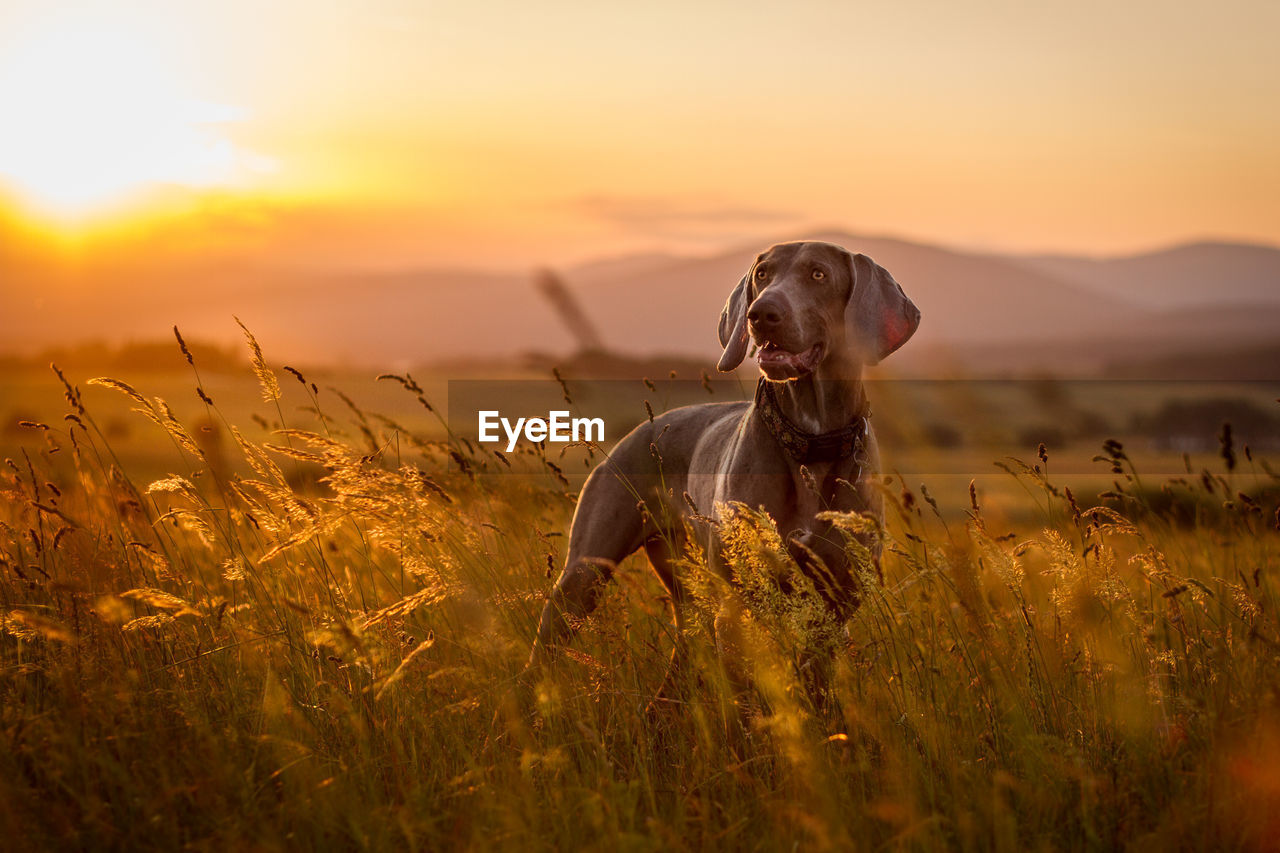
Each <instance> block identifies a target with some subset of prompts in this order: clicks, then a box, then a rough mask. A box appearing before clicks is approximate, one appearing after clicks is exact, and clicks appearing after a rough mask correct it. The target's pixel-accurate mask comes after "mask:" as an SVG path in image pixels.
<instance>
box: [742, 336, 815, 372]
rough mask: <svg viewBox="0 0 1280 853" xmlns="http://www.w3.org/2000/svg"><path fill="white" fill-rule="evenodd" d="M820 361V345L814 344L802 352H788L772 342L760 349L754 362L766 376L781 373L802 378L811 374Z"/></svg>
mask: <svg viewBox="0 0 1280 853" xmlns="http://www.w3.org/2000/svg"><path fill="white" fill-rule="evenodd" d="M821 360H822V344H814V345H813V346H811V347H809V348H808V349H807V350H805V351H804V352H788V351H787V350H785V349H783V348H782V347H780V346H778V345H777V344H775V343H773V342H771V341H770V342H768V343H765V344H763V345H762V346H761V347H760V352H759V353H758V354H757V355H756V361H758V362H759V364H760V369H761V370H763V371H765V373H766V374H773V373H782V374H785V375H790V376H802V375H804V374H806V373H812V372H813V369H814V368H815V367H817V366H818V362H819V361H821Z"/></svg>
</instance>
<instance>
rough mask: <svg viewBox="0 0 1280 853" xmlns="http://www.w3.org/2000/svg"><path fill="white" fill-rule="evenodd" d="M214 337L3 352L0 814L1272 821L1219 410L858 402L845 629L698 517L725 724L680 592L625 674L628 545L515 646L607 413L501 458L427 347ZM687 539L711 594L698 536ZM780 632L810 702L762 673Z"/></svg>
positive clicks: (1056, 840)
mask: <svg viewBox="0 0 1280 853" xmlns="http://www.w3.org/2000/svg"><path fill="white" fill-rule="evenodd" d="M249 340H250V353H251V366H250V368H249V369H250V370H251V371H252V374H251V375H250V374H249V373H248V372H246V374H245V375H244V376H228V375H224V374H217V375H214V374H212V373H208V372H206V373H205V374H202V373H201V370H200V368H201V362H200V359H199V355H198V353H197V355H196V357H194V358H191V357H190V355H189V353H190V351H189V350H187V348H186V347H185V344H181V342H179V346H175V349H174V353H173V354H174V358H175V359H184V357H185V362H188V363H189V364H183V365H182V366H183V368H184V370H186V371H187V372H185V373H184V374H182V375H181V378H180V379H179V378H174V377H173V376H171V375H169V374H166V375H165V377H163V378H160V377H157V376H153V375H144V376H143V377H142V378H141V379H138V380H133V379H132V378H131V377H129V376H121V377H115V378H94V379H93V380H92V381H86V380H88V379H90V377H92V376H93V374H88V375H86V376H83V377H82V376H80V375H78V374H68V373H67V372H66V371H60V372H58V373H57V374H56V375H55V374H53V373H47V374H41V375H40V376H34V375H32V376H28V375H26V374H24V375H23V376H21V377H19V378H18V379H16V380H13V381H12V383H11V385H10V388H17V389H19V391H15V392H14V394H15V396H14V398H13V399H14V400H17V399H18V398H19V397H20V398H21V404H20V405H19V404H18V403H13V405H14V406H18V407H19V408H23V411H27V412H29V416H28V417H25V418H23V419H22V420H23V423H22V425H21V426H19V427H17V432H15V433H14V434H13V435H8V434H7V435H6V437H5V443H4V447H5V452H6V454H7V455H8V456H9V458H8V459H7V460H6V463H5V468H4V470H3V472H0V620H3V631H2V632H0V727H2V729H3V736H4V739H5V746H4V748H3V749H2V750H0V827H3V831H4V833H5V837H7V838H11V839H21V846H22V847H23V848H26V849H64V848H72V849H130V850H134V849H165V850H171V849H178V848H193V849H210V850H222V849H244V848H250V849H267V850H270V849H317V848H319V849H331V848H332V849H368V850H388V849H406V848H408V849H441V848H444V849H458V848H464V849H467V848H480V849H489V848H496V849H520V850H527V849H577V848H584V849H610V850H623V849H625V850H651V849H707V848H716V849H719V848H727V849H751V850H757V849H758V850H783V849H786V850H791V849H827V848H836V849H856V850H864V849H865V850H882V849H973V850H1024V849H1035V850H1093V849H1114V848H1117V847H1121V846H1124V847H1132V848H1135V849H1152V850H1155V849H1159V850H1177V849H1237V850H1265V849H1275V848H1276V847H1277V846H1280V692H1278V689H1277V685H1280V624H1278V623H1277V609H1276V608H1277V604H1278V603H1280V602H1278V599H1277V594H1278V592H1280V582H1278V581H1277V577H1276V575H1277V570H1278V569H1280V559H1278V558H1280V548H1278V547H1277V546H1278V545H1280V532H1278V528H1280V509H1278V508H1277V503H1278V502H1280V488H1278V487H1280V476H1278V475H1277V473H1276V470H1275V468H1274V467H1273V466H1272V465H1271V464H1270V463H1269V462H1268V461H1267V459H1266V458H1264V454H1263V453H1262V452H1260V451H1258V450H1255V449H1254V448H1248V447H1246V446H1244V444H1243V443H1242V442H1240V441H1237V440H1233V438H1232V435H1231V433H1230V431H1223V432H1220V433H1219V432H1216V431H1215V433H1214V434H1211V435H1209V436H1207V437H1206V443H1205V444H1204V445H1202V446H1198V447H1197V449H1194V450H1192V451H1188V452H1187V453H1186V454H1183V453H1182V452H1177V451H1175V450H1169V449H1165V450H1162V451H1156V450H1148V449H1146V448H1143V447H1139V446H1137V445H1135V444H1134V443H1133V442H1132V441H1129V440H1126V441H1124V442H1123V443H1122V442H1121V441H1118V440H1116V438H1113V437H1109V436H1107V437H1104V436H1102V435H1101V434H1099V435H1098V436H1093V437H1090V438H1088V439H1087V440H1085V439H1081V440H1074V439H1073V440H1068V441H1061V442H1058V441H1047V442H1045V443H1040V442H1038V441H1035V440H1034V439H1035V430H1036V429H1045V430H1046V431H1047V430H1048V428H1049V427H1050V426H1053V425H1054V424H1055V423H1056V424H1058V425H1059V426H1061V424H1063V423H1065V422H1066V418H1065V416H1064V415H1062V414H1061V412H1059V414H1057V415H1055V414H1053V413H1054V411H1055V409H1054V408H1053V407H1054V406H1055V405H1058V404H1057V403H1055V402H1054V400H1055V399H1056V398H1055V396H1054V394H1052V393H1045V394H1044V395H1043V400H1042V405H1041V407H1040V408H1039V409H1036V407H1035V404H1034V402H1033V401H1028V400H1021V401H1019V400H1013V399H1012V398H1011V402H1010V405H1011V406H1014V407H1021V408H1022V409H1025V410H1027V411H1029V412H1030V414H1029V415H1028V416H1027V418H1025V423H1024V424H1021V425H1018V426H1017V428H1016V429H1013V428H1010V427H1009V425H1008V424H1005V427H1006V429H1005V431H1004V432H1000V433H999V434H997V435H993V436H992V437H991V441H990V442H989V443H988V444H984V445H982V446H980V447H976V448H975V447H974V446H970V445H963V446H958V447H950V446H948V445H949V440H948V439H947V438H946V436H941V437H939V436H937V435H935V436H934V437H933V440H932V441H929V442H926V441H923V440H922V437H921V435H919V434H917V433H913V432H912V431H911V427H910V425H911V424H920V423H924V425H925V426H929V424H928V423H926V422H924V421H922V419H921V418H920V417H919V416H918V413H915V412H913V411H908V408H909V407H907V408H904V406H905V404H898V403H895V402H894V401H893V400H885V401H882V403H883V405H879V404H878V405H879V408H878V409H877V418H883V423H885V424H893V425H895V426H893V427H892V428H891V429H890V436H889V439H888V440H886V456H887V463H888V464H886V474H885V476H884V477H883V478H882V482H883V489H884V493H885V495H886V498H887V499H888V500H887V503H888V516H887V519H886V525H885V527H884V528H883V529H879V528H878V527H876V526H874V525H869V523H868V522H867V520H865V519H861V518H858V517H849V518H845V519H842V523H843V524H844V525H845V526H846V527H847V528H848V529H849V530H850V532H851V536H850V540H849V548H850V552H851V555H852V557H853V559H854V561H855V563H856V564H857V565H859V566H861V575H862V577H863V581H864V583H863V591H862V596H863V603H862V606H861V608H860V609H859V610H858V612H857V613H856V614H855V616H854V617H853V618H852V619H851V620H850V621H849V623H848V624H847V625H831V624H829V623H828V622H826V621H824V620H823V619H822V618H821V617H820V616H815V608H814V606H813V595H812V594H811V591H810V593H809V594H806V593H805V592H804V590H803V589H802V590H801V592H800V593H798V594H797V595H796V596H795V597H789V598H784V597H780V596H778V595H776V594H775V592H776V581H777V579H778V578H779V577H780V576H785V575H794V572H795V567H794V565H789V564H788V560H787V558H786V557H785V556H783V555H782V553H781V552H780V551H779V549H778V548H777V538H778V537H777V531H776V530H774V529H773V528H772V526H771V524H770V523H769V520H768V519H767V518H766V517H762V516H760V515H758V514H755V513H752V512H750V511H749V508H744V509H743V510H742V511H741V512H739V513H737V514H736V515H734V517H733V521H732V523H728V522H726V524H725V529H724V535H725V537H726V539H727V541H728V542H729V543H730V546H731V547H730V552H729V553H730V556H731V563H732V565H733V568H734V570H735V572H736V573H737V575H738V576H739V578H741V579H742V583H743V588H744V589H745V590H746V591H747V595H748V601H749V607H750V615H751V619H750V623H749V624H750V628H751V630H750V631H749V642H748V643H747V647H748V650H749V651H748V661H747V663H748V666H749V667H750V669H751V671H752V673H753V676H754V682H755V684H756V690H757V694H758V699H759V701H758V709H757V713H756V714H755V716H753V717H752V718H751V719H750V720H748V721H747V722H746V723H745V724H744V723H743V722H742V717H741V714H740V713H739V711H738V709H737V708H736V707H735V706H734V704H733V700H732V697H731V695H730V691H729V690H728V687H727V684H726V679H725V677H724V675H723V673H722V671H721V669H720V664H719V662H718V661H717V660H716V657H715V655H714V653H713V651H712V644H711V640H710V638H709V637H707V636H706V635H705V632H704V631H702V630H701V629H700V628H699V627H698V625H699V622H698V620H691V623H690V624H691V628H690V632H691V635H690V636H689V638H688V639H689V642H690V644H691V648H692V650H693V653H694V664H693V666H691V667H689V669H688V670H687V671H686V672H685V673H684V675H683V683H682V685H681V691H680V694H679V701H678V702H674V703H671V704H670V705H667V706H663V707H662V708H660V709H658V710H657V711H656V712H653V711H650V710H649V709H648V704H649V700H650V698H651V697H652V695H653V693H654V691H655V690H656V689H657V686H658V685H659V683H660V682H661V681H662V677H663V673H664V671H665V668H666V663H667V658H668V656H669V653H670V649H671V647H672V644H673V635H672V630H673V629H672V627H671V624H670V618H669V613H668V607H667V602H666V601H665V600H664V598H663V594H662V589H661V587H660V585H659V584H658V583H657V582H656V580H654V579H653V578H652V577H651V573H650V572H649V571H648V569H647V567H646V566H645V565H644V564H643V562H642V559H640V558H633V559H632V560H630V561H628V562H627V563H625V564H624V565H623V566H622V567H621V568H620V570H619V572H618V576H617V581H616V583H615V584H613V586H612V587H611V590H610V592H609V594H608V595H607V597H606V598H605V600H604V602H603V604H602V605H601V607H600V608H599V610H598V611H597V612H596V613H595V614H594V615H593V616H592V617H591V618H590V619H589V620H588V621H587V622H586V624H584V625H582V626H581V628H582V630H581V632H580V634H579V637H578V639H577V641H576V642H575V643H574V645H573V646H572V648H571V649H569V650H567V651H566V653H565V654H564V655H563V656H562V658H560V660H559V661H558V662H557V664H556V665H555V666H554V667H552V668H550V669H548V670H546V671H544V672H542V673H540V674H539V675H538V676H537V677H535V678H531V679H522V678H521V677H520V674H521V670H522V667H523V665H524V663H525V660H526V658H527V656H528V652H529V645H530V641H531V638H532V636H533V633H534V627H535V624H536V620H537V617H538V614H539V612H540V610H541V607H542V603H543V601H544V599H545V595H546V593H547V592H548V590H549V589H550V586H551V583H552V581H553V579H554V577H555V575H556V574H557V573H558V571H559V569H560V567H561V562H562V560H563V555H564V552H565V547H566V534H567V531H568V524H569V520H570V518H571V516H572V512H573V507H574V501H575V497H576V489H577V488H579V487H580V485H581V482H582V478H583V473H584V472H585V470H586V464H585V463H589V462H590V461H591V458H593V457H594V458H598V456H599V454H600V453H602V452H605V450H606V449H605V448H579V449H577V452H578V453H579V456H577V457H573V458H572V459H571V460H569V461H566V459H562V458H560V457H558V456H556V455H555V454H553V453H552V452H550V451H546V450H538V449H526V450H525V451H523V452H518V453H517V454H515V455H513V456H511V457H509V458H505V459H499V458H498V457H496V456H495V455H494V454H493V453H492V451H491V450H489V449H482V448H481V447H479V446H477V445H475V444H473V443H470V442H467V441H464V440H463V439H462V438H460V437H458V436H457V435H456V434H455V432H454V431H452V430H450V429H449V428H448V427H449V424H448V421H447V419H446V418H445V417H444V416H443V415H442V413H441V410H440V408H439V403H440V396H441V395H442V394H443V393H444V388H443V385H442V384H441V383H440V382H439V381H436V382H435V383H434V384H433V383H432V382H426V381H424V382H422V383H421V384H420V383H419V382H418V381H416V380H415V379H414V378H412V377H411V376H409V375H407V374H401V375H389V376H385V377H382V378H381V379H380V380H375V379H374V378H373V377H372V376H369V377H366V378H364V379H363V380H354V379H352V380H349V382H348V383H347V388H348V390H349V391H350V393H345V392H344V393H343V394H339V393H338V391H337V390H336V389H334V388H330V387H329V386H328V384H327V383H325V382H323V381H313V380H314V379H315V377H313V376H309V375H307V372H305V371H303V372H299V371H296V370H292V369H287V370H286V369H273V368H272V367H271V366H269V364H268V363H267V361H266V360H265V358H264V357H263V355H262V353H261V350H260V349H259V348H258V345H257V342H256V341H254V340H253V339H252V337H250V338H249ZM352 385H354V386H356V387H351V386H352ZM157 388H159V389H161V390H162V394H161V396H156V393H157V391H156V389H157ZM1273 396H1274V395H1273ZM165 397H167V398H168V402H166V399H164V398H165ZM1132 397H1133V395H1132V394H1130V393H1123V394H1117V395H1116V396H1115V399H1111V398H1108V397H1106V396H1105V395H1104V396H1103V397H1102V398H1101V399H1102V400H1103V406H1104V410H1103V411H1100V412H1096V413H1095V414H1097V415H1099V416H1101V417H1102V419H1103V421H1104V422H1105V419H1106V415H1107V411H1106V410H1105V407H1116V408H1120V407H1123V406H1126V405H1130V406H1131V405H1133V401H1132ZM638 399H639V397H637V400H638ZM930 405H932V404H930ZM965 405H969V404H968V403H966V402H965V401H963V400H961V401H959V402H958V403H957V406H959V409H958V411H960V412H961V414H958V415H955V416H954V417H950V416H948V417H942V418H940V419H939V420H938V423H941V424H943V425H945V424H946V423H953V422H961V423H963V422H965V421H964V416H963V412H964V411H965V409H964V406H965ZM1271 405H1272V406H1274V405H1275V403H1274V402H1271ZM379 411H381V412H392V414H382V415H379V414H376V412H379ZM1045 412H1048V413H1049V414H1047V415H1046V414H1045ZM640 416H642V415H637V417H640ZM1121 422H1122V419H1120V418H1119V417H1118V416H1117V417H1116V418H1113V423H1121ZM880 423H881V421H879V420H878V421H877V425H878V426H879V424H880ZM1091 423H1094V424H1095V425H1096V424H1097V419H1096V418H1095V419H1094V420H1093V421H1091ZM1099 428H1100V427H1099ZM1058 438H1060V439H1061V438H1062V436H1061V435H1059V436H1058ZM993 446H1000V447H1007V448H1008V450H1009V452H1008V453H996V452H992V451H991V449H990V448H991V447H993ZM993 463H998V464H999V466H1000V467H996V465H995V464H993ZM899 471H903V472H907V473H897V472H899ZM1060 471H1061V472H1060ZM854 532H860V533H863V534H864V535H865V534H870V535H874V536H878V537H881V538H882V539H883V542H884V551H885V558H884V560H883V565H882V567H881V568H882V573H883V578H882V579H881V578H879V577H877V576H876V573H875V572H874V570H873V569H872V567H871V566H870V564H869V563H868V562H867V555H866V553H865V550H864V549H863V548H862V546H861V545H860V544H859V540H858V539H857V538H856V537H854V536H853V535H852V534H853V533H854ZM683 570H684V571H685V572H686V573H687V574H688V576H689V577H690V578H691V579H693V582H694V585H695V587H696V589H697V605H698V608H700V609H710V608H713V607H714V606H715V605H716V602H717V600H718V597H719V596H721V595H723V594H724V590H722V589H720V588H718V587H717V584H716V583H715V582H714V581H713V580H712V579H710V578H708V577H707V575H706V572H705V560H704V557H703V555H702V554H700V553H698V552H696V551H694V552H691V553H689V554H687V555H686V556H685V559H684V561H683ZM815 643H818V644H822V645H825V646H827V647H831V648H833V649H834V674H833V682H832V684H833V687H832V694H833V699H832V701H830V702H827V703H825V704H818V703H815V702H814V701H813V700H812V697H811V696H810V695H809V693H808V691H807V690H806V687H805V684H806V680H805V678H804V677H803V674H802V673H800V672H798V671H797V664H798V662H800V661H802V660H804V659H806V651H807V650H808V649H810V648H812V647H813V646H814V644H815Z"/></svg>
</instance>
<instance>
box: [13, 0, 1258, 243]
mask: <svg viewBox="0 0 1280 853" xmlns="http://www.w3.org/2000/svg"><path fill="white" fill-rule="evenodd" d="M1042 6H1043V4H1023V3H1012V2H1009V3H995V2H986V3H977V2H955V3H941V2H920V0H911V1H910V2H896V3H885V4H879V7H878V8H871V7H870V4H861V3H857V4H855V3H847V2H795V3H789V4H787V5H786V6H785V7H784V6H783V5H782V4H770V5H766V4H761V3H750V2H744V1H743V0H738V1H737V2H727V0H726V2H720V0H716V2H694V3H692V4H690V3H687V2H669V0H657V2H649V3H644V4H640V3H632V4H625V5H624V4H609V3H599V2H586V1H585V0H574V1H573V2H570V0H543V2H538V3H515V2H503V3H481V2H474V0H471V2H467V0H434V1H433V2H423V0H414V2H409V0H361V2H355V0H329V2H314V0H284V2H279V0H277V2H271V3H268V4H264V3H260V2H248V0H219V2H216V3H215V2H202V3H195V2H193V3H167V2H142V0H114V2H109V3H93V2H84V0H82V1H81V2H75V3H70V2H67V3H60V2H51V0H33V2H27V0H22V2H15V1H14V0H0V115H4V116H6V117H8V118H7V119H6V122H7V124H6V127H5V128H4V133H3V134H2V135H0V198H3V199H6V200H7V202H8V207H9V208H10V209H11V211H17V213H11V215H14V216H17V217H18V218H19V219H20V220H22V221H24V222H26V223H28V224H30V223H37V224H38V228H39V233H43V234H46V235H53V237H55V238H56V239H58V240H62V241H68V240H69V241H73V242H76V241H78V242H80V243H84V242H85V241H88V244H90V245H92V244H93V242H94V241H95V240H97V241H99V242H100V241H102V240H104V239H106V238H105V237H104V236H103V235H111V236H112V238H113V239H120V238H121V235H137V234H139V233H144V234H149V235H152V236H155V235H161V236H163V237H164V240H163V241H162V242H163V247H164V248H166V249H168V250H175V249H174V247H177V250H181V251H188V252H194V253H196V254H197V255H201V254H202V253H211V254H214V255H230V256H237V257H240V256H248V257H252V258H256V259H259V260H264V259H265V260H270V261H272V262H285V263H304V264H308V265H313V266H317V267H325V266H329V265H333V264H342V265H364V266H368V265H373V266H386V267H394V266H398V265H401V264H407V263H448V264H458V263H464V264H470V265H482V266H491V267H493V266H498V267H502V266H520V265H526V264H530V263H539V262H551V263H563V262H567V261H570V260H576V259H582V258H586V257H592V256H596V255H600V254H610V253H616V252H622V251H632V250H644V249H667V250H677V251H680V250H690V249H694V250H696V249H703V248H711V247H714V246H719V245H722V244H724V243H726V242H737V241H740V240H743V239H762V240H767V239H769V238H772V237H786V236H791V235H793V234H795V233H797V232H798V231H802V230H804V228H805V226H807V225H819V224H821V225H838V226H843V227H846V228H848V229H850V230H854V231H860V232H864V233H874V234H894V235H900V236H905V237H910V238H915V239H921V240H927V241H935V242H941V243H946V244H954V245H959V246H980V247H988V248H993V249H1012V250H1028V251H1030V250H1053V251H1070V252H1085V253H1107V252H1116V251H1126V250H1137V249H1144V248H1150V247H1153V246H1157V245H1163V244H1168V243H1173V242H1176V241H1179V240H1184V239H1191V238H1201V237H1216V238H1228V239H1240V240H1255V241H1262V242H1267V243H1272V244H1277V243H1280V156H1277V154H1280V110H1276V108H1275V105H1276V104H1277V103H1280V63H1278V62H1276V60H1275V58H1274V54H1273V49H1274V35H1275V33H1277V32H1280V4H1275V3H1270V2H1267V3H1263V2H1232V0H1227V2H1217V3H1208V2H1194V3H1185V2H1184V3H1177V4H1167V3H1155V2H1151V3H1147V2H1141V3H1125V4H1114V3H1101V2H1093V1H1092V0H1088V2H1077V3H1073V4H1070V8H1069V9H1068V8H1058V9H1054V10H1049V9H1048V8H1043V7H1042ZM1118 6H1123V8H1117V7H1118ZM263 7H266V8H265V9H264V8H263ZM144 214H145V216H144ZM143 220H145V221H143ZM29 233H34V232H29Z"/></svg>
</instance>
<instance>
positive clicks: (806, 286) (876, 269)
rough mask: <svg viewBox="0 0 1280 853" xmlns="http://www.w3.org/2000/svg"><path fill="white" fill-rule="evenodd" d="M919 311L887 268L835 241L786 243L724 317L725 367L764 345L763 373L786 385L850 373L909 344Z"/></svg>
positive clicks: (759, 262)
mask: <svg viewBox="0 0 1280 853" xmlns="http://www.w3.org/2000/svg"><path fill="white" fill-rule="evenodd" d="M919 325H920V309H918V308H916V306H915V304H914V303H912V301H911V300H910V299H908V298H907V295H906V294H905V293H903V292H902V288H901V287H899V286H898V283H897V282H896V281H894V280H893V276H891V275H889V273H888V271H887V270H885V269H884V267H882V266H880V265H879V264H877V263H876V262H875V261H873V260H871V259H870V258H868V257H867V256H866V255H859V254H854V253H852V252H849V251H847V250H845V249H842V248H841V247H839V246H836V245H833V244H831V243H816V242H802V243H780V244H778V245H776V246H774V247H773V248H771V249H769V250H768V251H766V252H765V253H763V254H762V255H760V256H759V257H758V258H756V262H755V263H754V264H752V265H751V269H750V270H748V271H747V274H746V275H745V276H743V278H742V281H740V282H738V286H737V287H735V288H734V290H733V293H731V294H730V295H729V300H728V301H727V302H726V303H725V306H724V311H723V312H721V314H720V345H721V346H723V347H724V355H722V356H721V357H720V364H719V365H718V367H719V369H720V370H721V371H724V372H728V371H730V370H733V369H734V368H736V367H737V366H738V365H739V364H741V363H742V360H743V358H745V357H746V354H747V346H748V344H749V343H752V342H754V343H755V345H756V346H757V347H759V355H758V359H759V362H760V371H761V372H762V373H763V374H764V375H765V378H767V379H769V380H772V381H775V382H782V381H786V380H790V379H799V378H801V377H803V376H807V375H809V374H811V373H814V372H815V371H817V370H819V369H820V368H823V369H824V372H828V373H830V374H831V375H852V372H853V371H856V370H857V369H860V368H861V366H862V365H866V364H876V363H877V362H879V361H880V360H881V359H883V358H885V357H886V356H887V355H889V354H890V353H892V352H893V351H894V350H896V349H897V348H898V347H900V346H902V345H903V344H904V343H906V342H907V339H908V338H910V337H911V336H912V335H913V334H914V333H915V330H916V327H917V326H919Z"/></svg>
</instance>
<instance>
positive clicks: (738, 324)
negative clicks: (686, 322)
mask: <svg viewBox="0 0 1280 853" xmlns="http://www.w3.org/2000/svg"><path fill="white" fill-rule="evenodd" d="M754 268H755V267H754V266H753V267H752V269H754ZM750 301H751V273H750V272H748V273H747V274H746V275H744V276H743V277H742V281H740V282H738V286H737V287H735V288H734V289H733V293H730V294H729V299H728V301H726V302H725V303H724V310H723V311H721V312H720V346H722V347H724V354H723V355H721V356H720V363H719V364H717V365H716V369H717V370H719V371H720V372H721V373H728V372H729V371H731V370H733V369H734V368H736V367H737V366H738V365H739V364H742V360H743V359H744V358H746V357H747V341H748V334H747V303H748V302H750Z"/></svg>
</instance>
